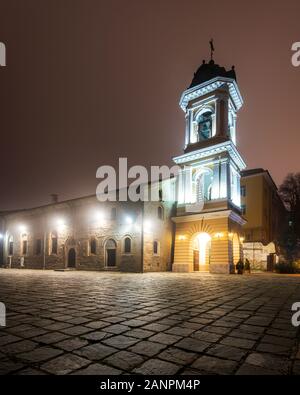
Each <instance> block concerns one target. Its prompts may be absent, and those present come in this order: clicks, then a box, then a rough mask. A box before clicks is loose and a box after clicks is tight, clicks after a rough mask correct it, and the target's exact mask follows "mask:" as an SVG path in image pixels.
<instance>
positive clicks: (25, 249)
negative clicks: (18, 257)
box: [22, 240, 28, 255]
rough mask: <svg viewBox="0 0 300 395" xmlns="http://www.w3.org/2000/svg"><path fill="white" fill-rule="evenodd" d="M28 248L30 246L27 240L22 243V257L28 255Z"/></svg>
mask: <svg viewBox="0 0 300 395" xmlns="http://www.w3.org/2000/svg"><path fill="white" fill-rule="evenodd" d="M27 246H28V244H27V240H23V243H22V255H26V254H27Z"/></svg>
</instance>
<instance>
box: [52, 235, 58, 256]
mask: <svg viewBox="0 0 300 395" xmlns="http://www.w3.org/2000/svg"><path fill="white" fill-rule="evenodd" d="M51 253H52V254H57V237H52V248H51Z"/></svg>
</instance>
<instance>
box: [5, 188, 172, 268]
mask: <svg viewBox="0 0 300 395" xmlns="http://www.w3.org/2000/svg"><path fill="white" fill-rule="evenodd" d="M172 209H173V204H172V203H170V202H162V201H161V202H156V203H150V202H136V203H133V202H130V201H128V202H107V203H101V202H99V201H98V200H97V199H96V197H95V196H90V197H84V198H80V199H74V200H69V201H65V202H60V203H55V204H50V205H48V206H43V207H38V208H34V209H29V210H22V211H17V212H12V213H7V214H4V215H2V221H3V226H4V228H5V237H4V264H5V266H7V267H12V268H30V269H56V270H60V269H61V270H62V269H67V268H69V269H71V268H74V269H77V270H120V271H124V272H143V271H166V270H170V268H171V261H172V256H171V252H172V236H173V231H172V223H171V221H170V217H171V215H172Z"/></svg>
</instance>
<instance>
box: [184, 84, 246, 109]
mask: <svg viewBox="0 0 300 395" xmlns="http://www.w3.org/2000/svg"><path fill="white" fill-rule="evenodd" d="M223 85H226V86H227V87H228V90H229V94H230V96H231V98H232V100H233V103H234V105H235V107H236V110H239V109H240V108H241V107H242V105H243V98H242V95H241V93H240V90H239V88H238V85H237V83H236V81H235V80H234V79H233V78H227V77H215V78H212V79H211V80H209V81H205V82H203V83H202V84H199V85H196V86H193V87H192V88H189V89H187V90H185V91H184V92H183V93H182V95H181V98H180V101H179V105H180V107H181V108H182V110H183V111H186V108H187V105H188V103H189V102H190V101H191V100H194V99H196V98H198V97H201V96H203V95H206V94H208V93H210V92H213V91H215V90H216V89H219V88H221V87H222V86H223Z"/></svg>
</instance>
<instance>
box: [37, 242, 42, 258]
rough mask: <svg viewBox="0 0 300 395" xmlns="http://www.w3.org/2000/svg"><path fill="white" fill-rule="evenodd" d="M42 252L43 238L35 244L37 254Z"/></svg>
mask: <svg viewBox="0 0 300 395" xmlns="http://www.w3.org/2000/svg"><path fill="white" fill-rule="evenodd" d="M41 253H42V240H41V239H37V240H36V244H35V254H36V255H41Z"/></svg>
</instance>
